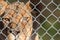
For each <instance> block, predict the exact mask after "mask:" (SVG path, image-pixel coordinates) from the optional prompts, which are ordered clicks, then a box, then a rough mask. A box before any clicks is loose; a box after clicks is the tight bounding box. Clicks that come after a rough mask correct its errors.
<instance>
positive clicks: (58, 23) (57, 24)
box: [54, 22, 60, 30]
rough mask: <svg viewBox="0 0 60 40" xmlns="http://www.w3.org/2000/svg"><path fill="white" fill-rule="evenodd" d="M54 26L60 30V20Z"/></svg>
mask: <svg viewBox="0 0 60 40" xmlns="http://www.w3.org/2000/svg"><path fill="white" fill-rule="evenodd" d="M54 27H55V28H56V29H57V30H59V29H60V22H56V23H55V24H54Z"/></svg>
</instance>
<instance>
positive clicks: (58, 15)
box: [54, 9, 60, 17]
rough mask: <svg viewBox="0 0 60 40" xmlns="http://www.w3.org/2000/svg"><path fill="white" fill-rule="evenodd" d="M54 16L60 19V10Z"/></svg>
mask: <svg viewBox="0 0 60 40" xmlns="http://www.w3.org/2000/svg"><path fill="white" fill-rule="evenodd" d="M54 15H55V16H56V17H60V10H58V9H57V10H55V11H54Z"/></svg>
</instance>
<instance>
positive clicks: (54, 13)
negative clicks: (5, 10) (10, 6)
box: [0, 0, 60, 40]
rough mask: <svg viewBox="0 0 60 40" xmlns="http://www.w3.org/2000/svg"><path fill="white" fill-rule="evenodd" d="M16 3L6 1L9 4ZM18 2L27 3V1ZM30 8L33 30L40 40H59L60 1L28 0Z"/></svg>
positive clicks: (13, 0)
mask: <svg viewBox="0 0 60 40" xmlns="http://www.w3.org/2000/svg"><path fill="white" fill-rule="evenodd" d="M5 1H6V0H5ZM16 1H17V0H8V2H9V3H13V2H16ZM19 1H20V2H24V3H27V2H28V1H29V0H19ZM30 6H31V8H32V10H31V14H32V17H33V28H34V31H35V32H36V33H38V35H39V38H40V40H60V0H30ZM36 33H34V34H36ZM1 36H2V35H0V37H1ZM3 37H4V36H3Z"/></svg>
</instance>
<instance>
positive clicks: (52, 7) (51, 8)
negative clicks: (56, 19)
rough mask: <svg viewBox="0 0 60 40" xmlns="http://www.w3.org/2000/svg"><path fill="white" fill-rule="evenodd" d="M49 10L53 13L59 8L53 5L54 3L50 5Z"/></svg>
mask: <svg viewBox="0 0 60 40" xmlns="http://www.w3.org/2000/svg"><path fill="white" fill-rule="evenodd" d="M48 8H49V9H50V10H51V11H53V10H54V9H56V8H57V6H56V5H55V4H53V3H51V4H49V6H48Z"/></svg>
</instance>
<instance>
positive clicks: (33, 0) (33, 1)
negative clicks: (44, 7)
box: [30, 0, 40, 5]
mask: <svg viewBox="0 0 60 40" xmlns="http://www.w3.org/2000/svg"><path fill="white" fill-rule="evenodd" d="M39 1H40V0H30V2H32V3H33V4H34V5H36V4H37V3H39Z"/></svg>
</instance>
